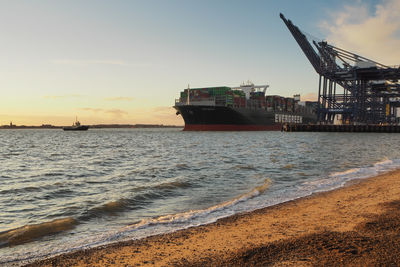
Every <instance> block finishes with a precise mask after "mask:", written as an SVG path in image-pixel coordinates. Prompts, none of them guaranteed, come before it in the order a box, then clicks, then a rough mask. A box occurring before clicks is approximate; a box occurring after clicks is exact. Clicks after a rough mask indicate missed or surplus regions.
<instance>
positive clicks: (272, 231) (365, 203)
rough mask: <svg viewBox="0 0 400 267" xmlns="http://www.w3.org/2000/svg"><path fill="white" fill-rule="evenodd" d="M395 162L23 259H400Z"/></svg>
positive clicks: (197, 262)
mask: <svg viewBox="0 0 400 267" xmlns="http://www.w3.org/2000/svg"><path fill="white" fill-rule="evenodd" d="M399 178H400V170H395V171H390V172H388V173H384V174H380V175H378V176H375V177H371V178H366V179H357V180H353V181H350V182H348V183H346V185H345V186H343V187H341V188H337V189H334V190H331V191H326V192H318V193H314V194H312V195H310V196H306V197H303V198H299V199H295V200H291V201H288V202H284V203H280V204H277V205H274V206H270V207H266V208H261V209H258V210H255V211H252V212H248V213H241V214H237V215H232V216H229V217H226V218H222V219H219V220H217V221H216V222H214V223H210V224H206V225H201V226H196V227H190V228H187V229H183V230H179V231H176V232H172V233H167V234H161V235H155V236H150V237H146V238H143V239H139V240H129V241H121V242H117V243H112V244H107V245H104V246H100V247H95V248H90V249H84V250H78V251H74V252H70V253H67V254H61V255H58V256H55V257H52V258H48V259H42V260H38V261H36V262H33V263H31V264H28V265H26V266H54V265H55V266H104V265H106V264H112V265H115V266H126V265H127V266H130V265H131V266H154V265H156V266H168V265H178V266H179V265H182V266H183V265H185V266H188V265H189V266H204V265H213V266H218V265H260V266H264V265H275V264H277V265H293V266H299V265H300V266H312V265H317V264H318V265H321V264H325V265H333V264H338V263H339V264H342V265H348V264H353V265H379V264H384V265H385V264H386V265H390V264H397V265H398V264H400V234H399V232H400V179H399Z"/></svg>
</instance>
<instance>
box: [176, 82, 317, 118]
mask: <svg viewBox="0 0 400 267" xmlns="http://www.w3.org/2000/svg"><path fill="white" fill-rule="evenodd" d="M188 94H189V101H190V102H198V101H199V102H201V101H212V102H213V103H215V105H224V106H232V107H236V108H246V107H248V108H254V109H265V110H267V111H274V112H287V113H299V112H302V111H304V110H305V109H307V110H308V109H314V110H315V109H316V107H317V105H316V102H310V101H306V102H305V104H303V103H304V102H300V101H299V100H300V95H295V96H294V97H293V98H292V97H282V96H279V95H267V96H265V93H264V92H262V91H253V92H250V97H249V99H246V94H245V93H244V92H243V91H242V90H232V89H231V88H230V87H225V86H223V87H209V88H194V89H185V90H184V91H182V92H181V93H180V99H179V101H180V102H181V103H185V102H187V100H188Z"/></svg>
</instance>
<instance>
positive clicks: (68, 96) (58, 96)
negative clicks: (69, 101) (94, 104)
mask: <svg viewBox="0 0 400 267" xmlns="http://www.w3.org/2000/svg"><path fill="white" fill-rule="evenodd" d="M43 97H44V98H47V99H65V98H74V97H82V95H45V96H43Z"/></svg>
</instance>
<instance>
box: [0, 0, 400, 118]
mask: <svg viewBox="0 0 400 267" xmlns="http://www.w3.org/2000/svg"><path fill="white" fill-rule="evenodd" d="M279 13H283V14H284V15H285V17H286V18H288V19H290V20H291V21H292V22H293V23H294V24H295V25H297V26H298V27H299V28H300V29H301V30H302V31H304V32H306V33H308V34H311V35H313V36H315V37H317V38H319V39H321V40H326V41H328V43H331V44H333V45H335V46H338V47H340V48H344V49H346V50H348V51H352V52H355V53H357V54H360V55H362V56H365V57H367V58H370V59H373V60H375V61H378V62H380V63H383V64H386V65H399V64H400V49H399V47H400V1H399V0H365V1H364V0H355V1H345V0H326V1H319V0H303V1H295V0H291V1H289V0H279V1H278V0H277V1H273V0H248V1H245V0H202V1H195V0H131V1H128V0H113V1H108V0H86V1H81V0H58V1H53V0H37V1H31V0H0V40H1V41H0V47H1V49H0V125H4V124H9V123H10V121H12V122H13V124H16V125H41V124H52V125H70V124H72V122H73V121H74V120H75V117H76V116H78V119H79V120H80V121H81V122H82V123H83V124H109V123H118V124H125V123H126V124H140V123H147V124H164V125H183V124H184V122H183V119H182V117H181V116H177V115H176V114H175V111H174V109H173V108H172V106H173V105H174V101H175V99H176V98H178V97H179V93H180V91H182V90H183V89H185V88H187V87H188V85H189V86H190V87H191V88H196V87H208V86H210V87H211V86H232V87H234V86H238V85H240V84H241V83H242V82H244V81H248V80H250V81H252V82H253V83H254V84H268V85H270V87H269V88H268V91H267V94H274V95H275V94H279V95H283V96H292V95H294V94H298V93H299V94H301V96H302V100H315V99H316V93H317V90H318V89H317V88H318V75H317V74H316V73H315V71H314V70H313V68H312V67H311V64H310V63H309V62H308V60H307V58H306V57H305V56H304V55H303V53H302V51H301V50H300V47H299V46H298V45H297V43H296V42H295V40H294V39H293V37H292V35H291V34H290V32H289V31H288V29H287V28H286V26H285V25H284V23H283V22H282V20H281V19H280V18H279Z"/></svg>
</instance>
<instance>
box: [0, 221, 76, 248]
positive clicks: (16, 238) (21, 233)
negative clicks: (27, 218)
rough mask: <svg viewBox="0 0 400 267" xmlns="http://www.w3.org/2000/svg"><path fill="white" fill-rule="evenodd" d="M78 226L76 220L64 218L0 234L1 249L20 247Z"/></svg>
mask: <svg viewBox="0 0 400 267" xmlns="http://www.w3.org/2000/svg"><path fill="white" fill-rule="evenodd" d="M76 224H77V221H76V220H75V219H73V218H64V219H57V220H53V221H50V222H44V223H39V224H30V225H25V226H22V227H19V228H15V229H11V230H8V231H5V232H2V233H0V247H4V246H14V245H20V244H23V243H27V242H31V241H33V240H36V239H39V238H41V237H44V236H48V235H53V234H56V233H59V232H63V231H67V230H71V229H73V228H74V227H75V225H76Z"/></svg>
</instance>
